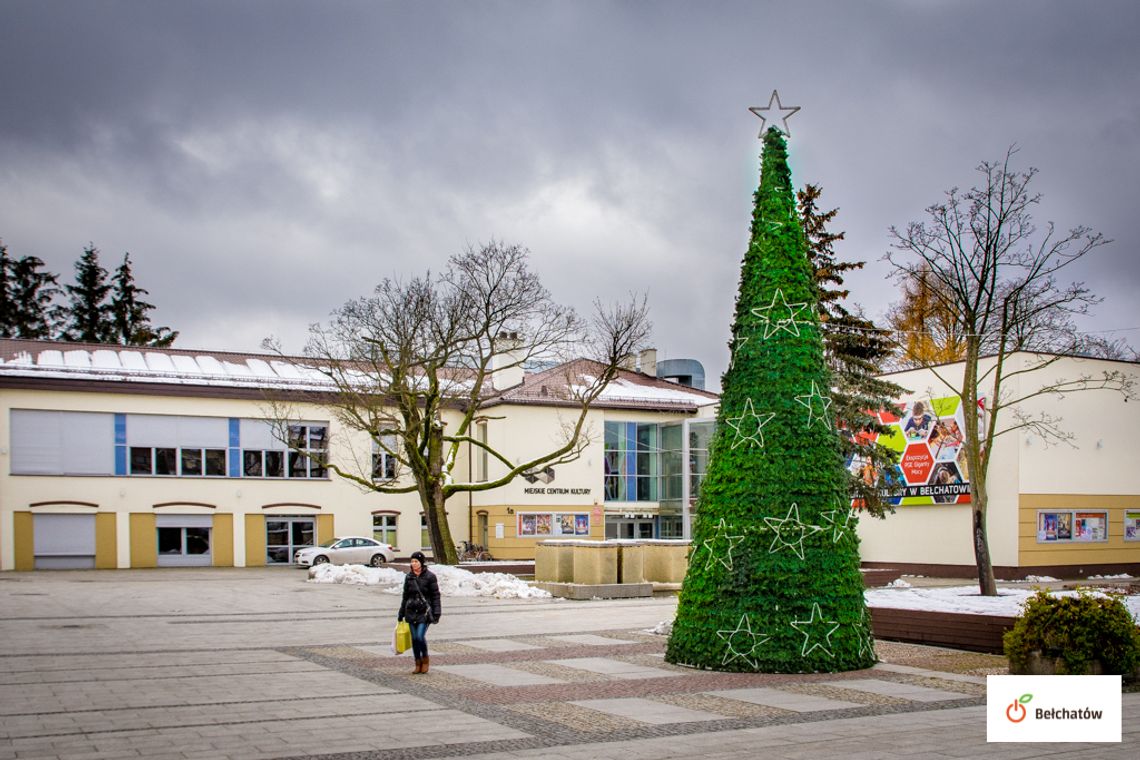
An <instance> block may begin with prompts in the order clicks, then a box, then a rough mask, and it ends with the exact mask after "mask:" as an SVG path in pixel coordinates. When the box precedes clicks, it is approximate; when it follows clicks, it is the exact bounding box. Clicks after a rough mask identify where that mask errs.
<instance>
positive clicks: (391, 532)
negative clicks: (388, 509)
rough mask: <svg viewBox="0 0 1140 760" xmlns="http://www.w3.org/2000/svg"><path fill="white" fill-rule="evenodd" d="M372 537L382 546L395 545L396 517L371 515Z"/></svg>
mask: <svg viewBox="0 0 1140 760" xmlns="http://www.w3.org/2000/svg"><path fill="white" fill-rule="evenodd" d="M372 537H373V538H374V539H376V540H377V541H379V542H380V543H382V544H388V545H389V546H395V545H396V515H372Z"/></svg>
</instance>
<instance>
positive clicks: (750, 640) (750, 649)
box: [716, 615, 772, 670]
mask: <svg viewBox="0 0 1140 760" xmlns="http://www.w3.org/2000/svg"><path fill="white" fill-rule="evenodd" d="M716 635H717V636H719V637H720V638H722V639H724V643H725V644H726V645H727V646H728V651H727V652H725V653H724V658H723V659H722V660H721V661H720V664H721V665H727V664H728V663H730V662H732V661H733V660H736V659H741V660H744V661H745V662H747V663H748V664H749V665H751V666H752V669H753V670H756V657H755V655H756V647H758V646H760V645H761V644H763V643H764V642H766V641H767V640H768V639H770V638H772V637H771V636H766V635H764V634H762V633H753V632H752V623H751V622H750V621H749V620H748V615H741V616H740V622H739V623H737V624H736V630H732V631H730V630H727V629H726V630H723V631H717V632H716Z"/></svg>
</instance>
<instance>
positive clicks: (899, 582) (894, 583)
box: [886, 578, 910, 588]
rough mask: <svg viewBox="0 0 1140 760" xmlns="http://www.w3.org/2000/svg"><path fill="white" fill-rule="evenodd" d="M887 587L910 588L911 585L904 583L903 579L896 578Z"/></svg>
mask: <svg viewBox="0 0 1140 760" xmlns="http://www.w3.org/2000/svg"><path fill="white" fill-rule="evenodd" d="M886 587H887V588H910V584H909V583H907V582H906V581H904V580H903V579H902V578H895V579H894V580H893V581H891V582H890V583H888V584H887V586H886Z"/></svg>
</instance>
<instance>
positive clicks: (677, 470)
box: [604, 420, 715, 503]
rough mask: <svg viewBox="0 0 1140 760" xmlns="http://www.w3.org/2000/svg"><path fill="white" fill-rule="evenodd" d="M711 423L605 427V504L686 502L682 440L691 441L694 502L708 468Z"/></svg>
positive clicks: (690, 467)
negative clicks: (685, 438) (607, 502)
mask: <svg viewBox="0 0 1140 760" xmlns="http://www.w3.org/2000/svg"><path fill="white" fill-rule="evenodd" d="M714 428H715V423H714V422H713V421H711V420H709V421H701V422H689V423H688V424H687V425H685V424H682V423H679V422H671V423H666V424H658V423H654V422H607V423H606V424H605V444H604V445H605V455H604V463H605V497H606V501H659V502H677V503H679V502H680V500H681V498H682V493H683V490H682V489H683V485H684V477H685V468H684V466H683V465H684V458H683V447H682V444H683V442H684V437H683V436H685V435H686V430H687V435H688V438H689V440H688V449H689V467H688V471H689V498H690V499H691V500H694V501H695V500H696V498H697V496H698V495H699V493H700V483H701V480H702V479H703V478H704V474H705V470H706V469H707V465H708V448H709V441H710V440H711V438H712V434H713V430H714Z"/></svg>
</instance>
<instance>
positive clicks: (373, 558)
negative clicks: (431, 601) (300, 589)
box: [293, 536, 396, 567]
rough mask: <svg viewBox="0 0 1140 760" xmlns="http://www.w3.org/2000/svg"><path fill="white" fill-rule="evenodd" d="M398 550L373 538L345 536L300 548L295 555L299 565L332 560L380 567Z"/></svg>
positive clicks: (393, 556) (340, 562)
mask: <svg viewBox="0 0 1140 760" xmlns="http://www.w3.org/2000/svg"><path fill="white" fill-rule="evenodd" d="M395 556H396V550H395V549H393V548H392V547H391V546H389V545H388V544H382V543H380V542H379V541H377V540H375V539H372V538H363V537H361V536H345V537H343V538H334V539H333V540H331V541H325V542H324V543H323V544H321V545H320V546H310V547H308V548H305V549H298V550H297V553H296V554H294V555H293V563H294V564H295V565H297V567H311V566H313V565H323V564H325V563H326V562H330V563H332V564H334V565H372V567H380V566H381V565H383V564H384V563H385V562H391V561H392V560H393V559H394V558H395Z"/></svg>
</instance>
